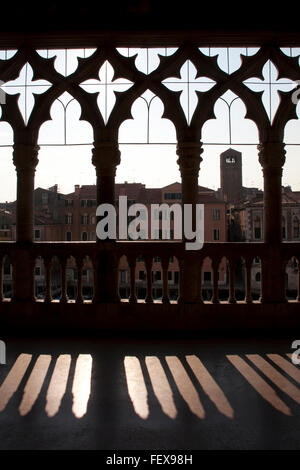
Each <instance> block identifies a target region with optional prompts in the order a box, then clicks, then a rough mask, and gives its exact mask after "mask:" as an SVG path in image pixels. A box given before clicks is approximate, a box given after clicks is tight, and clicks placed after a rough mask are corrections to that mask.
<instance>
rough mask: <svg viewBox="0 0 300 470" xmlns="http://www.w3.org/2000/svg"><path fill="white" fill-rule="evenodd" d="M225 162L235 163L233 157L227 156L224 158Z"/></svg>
mask: <svg viewBox="0 0 300 470" xmlns="http://www.w3.org/2000/svg"><path fill="white" fill-rule="evenodd" d="M226 163H235V158H234V157H227V158H226Z"/></svg>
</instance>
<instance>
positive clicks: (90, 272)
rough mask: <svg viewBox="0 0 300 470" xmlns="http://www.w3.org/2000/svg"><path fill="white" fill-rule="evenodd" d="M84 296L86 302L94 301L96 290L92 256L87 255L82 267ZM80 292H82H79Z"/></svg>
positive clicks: (82, 290)
mask: <svg viewBox="0 0 300 470" xmlns="http://www.w3.org/2000/svg"><path fill="white" fill-rule="evenodd" d="M81 276H82V289H81V293H82V298H83V300H84V301H85V302H92V300H93V297H94V292H95V286H94V282H95V276H94V265H93V260H92V259H91V258H90V256H85V257H84V258H83V263H82V268H81ZM79 294H80V293H79Z"/></svg>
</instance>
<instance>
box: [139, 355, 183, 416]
mask: <svg viewBox="0 0 300 470" xmlns="http://www.w3.org/2000/svg"><path fill="white" fill-rule="evenodd" d="M145 362H146V367H147V370H148V373H149V377H150V380H151V384H152V388H153V391H154V394H155V396H156V398H157V400H158V402H159V404H160V406H161V408H162V411H163V412H164V413H165V414H166V415H167V416H169V418H171V419H174V418H176V416H177V409H176V406H175V403H174V398H173V392H172V389H171V386H170V384H169V382H168V379H167V376H166V373H165V371H164V369H163V366H162V364H161V362H160V360H159V358H158V357H156V356H147V357H146V360H145Z"/></svg>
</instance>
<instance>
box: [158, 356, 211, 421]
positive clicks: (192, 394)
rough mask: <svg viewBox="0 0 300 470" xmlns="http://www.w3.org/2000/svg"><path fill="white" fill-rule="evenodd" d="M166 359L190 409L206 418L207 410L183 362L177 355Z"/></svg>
mask: <svg viewBox="0 0 300 470" xmlns="http://www.w3.org/2000/svg"><path fill="white" fill-rule="evenodd" d="M166 361H167V364H168V366H169V369H170V371H171V374H172V376H173V379H174V381H175V383H176V386H177V388H178V391H179V393H180V395H181V396H182V398H183V399H184V401H185V402H186V404H187V405H188V407H189V409H190V410H191V412H192V413H193V414H195V415H196V416H198V418H201V419H203V418H205V411H204V408H203V406H202V404H201V402H200V399H199V395H198V392H197V390H196V389H195V387H194V385H193V382H192V381H191V379H190V377H189V376H188V374H187V372H186V370H185V368H184V366H183V364H182V363H181V361H180V360H179V359H178V357H177V356H166Z"/></svg>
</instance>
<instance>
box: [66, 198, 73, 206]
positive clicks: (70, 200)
mask: <svg viewBox="0 0 300 470" xmlns="http://www.w3.org/2000/svg"><path fill="white" fill-rule="evenodd" d="M65 206H73V199H65Z"/></svg>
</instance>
